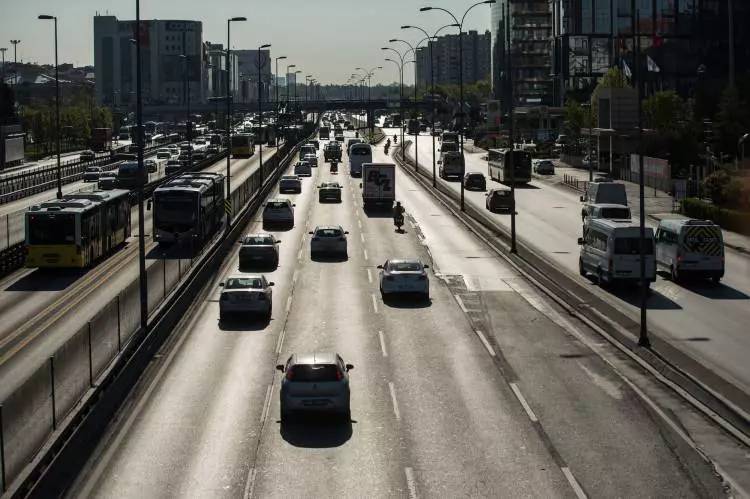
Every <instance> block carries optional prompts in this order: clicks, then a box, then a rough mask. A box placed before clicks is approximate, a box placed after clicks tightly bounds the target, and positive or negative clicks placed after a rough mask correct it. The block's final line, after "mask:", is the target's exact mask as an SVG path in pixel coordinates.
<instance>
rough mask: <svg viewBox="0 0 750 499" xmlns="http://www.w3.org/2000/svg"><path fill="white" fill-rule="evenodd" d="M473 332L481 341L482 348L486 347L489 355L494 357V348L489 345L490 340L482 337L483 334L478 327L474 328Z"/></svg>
mask: <svg viewBox="0 0 750 499" xmlns="http://www.w3.org/2000/svg"><path fill="white" fill-rule="evenodd" d="M474 332H475V333H477V336H479V339H480V340H481V341H482V344H483V345H484V348H486V349H487V351H488V352H489V353H490V355H492V356H493V357H495V355H496V354H495V349H494V348H492V345H490V342H489V341H487V338H485V337H484V334H483V333H482V332H481V331H480V330H479V329H476V330H474Z"/></svg>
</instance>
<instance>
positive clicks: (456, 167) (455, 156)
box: [438, 152, 463, 179]
mask: <svg viewBox="0 0 750 499" xmlns="http://www.w3.org/2000/svg"><path fill="white" fill-rule="evenodd" d="M462 159H463V158H462V157H461V153H459V152H446V153H443V154H442V158H441V160H440V161H439V162H438V163H440V171H439V172H438V175H440V178H445V179H447V178H449V177H452V178H458V179H461V177H462V171H461V161H462Z"/></svg>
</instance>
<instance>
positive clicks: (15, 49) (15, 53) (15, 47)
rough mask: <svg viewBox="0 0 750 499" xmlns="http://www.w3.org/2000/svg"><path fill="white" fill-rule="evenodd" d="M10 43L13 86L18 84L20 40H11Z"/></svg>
mask: <svg viewBox="0 0 750 499" xmlns="http://www.w3.org/2000/svg"><path fill="white" fill-rule="evenodd" d="M10 43H12V44H13V70H14V75H13V86H14V87H15V86H16V85H18V44H19V43H21V40H11V41H10Z"/></svg>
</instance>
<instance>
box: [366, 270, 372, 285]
mask: <svg viewBox="0 0 750 499" xmlns="http://www.w3.org/2000/svg"><path fill="white" fill-rule="evenodd" d="M367 282H369V283H370V284H372V272H370V269H367Z"/></svg>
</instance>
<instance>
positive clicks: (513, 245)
mask: <svg viewBox="0 0 750 499" xmlns="http://www.w3.org/2000/svg"><path fill="white" fill-rule="evenodd" d="M505 21H506V23H507V25H506V26H507V28H506V30H505V36H506V41H507V43H506V47H507V52H508V55H507V57H508V64H507V65H506V72H507V74H508V78H507V81H508V84H507V86H508V89H507V92H508V141H509V142H510V151H509V153H508V165H509V168H510V252H511V253H518V248H517V247H516V164H515V159H516V158H515V155H516V151H515V139H514V130H513V107H514V106H513V50H512V48H511V44H510V42H511V36H510V28H511V24H510V5H509V4H507V3H506V4H505ZM461 159H463V156H462V157H461ZM461 180H462V182H463V178H462V179H461Z"/></svg>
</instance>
